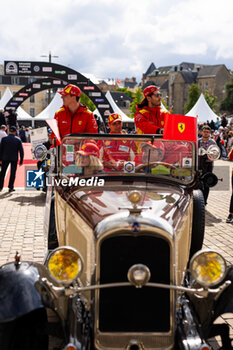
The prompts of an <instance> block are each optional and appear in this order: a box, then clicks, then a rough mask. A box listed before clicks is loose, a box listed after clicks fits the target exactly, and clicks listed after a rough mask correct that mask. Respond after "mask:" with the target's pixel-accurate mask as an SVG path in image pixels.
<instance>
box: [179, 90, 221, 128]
mask: <svg viewBox="0 0 233 350" xmlns="http://www.w3.org/2000/svg"><path fill="white" fill-rule="evenodd" d="M186 115H187V116H191V117H197V119H198V123H203V122H206V121H207V120H208V121H209V122H210V121H211V120H213V121H214V122H215V121H216V119H217V117H218V115H217V114H215V113H214V112H213V111H212V109H211V108H210V106H209V105H208V103H207V102H206V100H205V97H204V95H203V94H201V95H200V97H199V99H198V100H197V102H196V104H195V105H194V106H193V108H192V109H191V110H190V111H189V112H188V113H187V114H186Z"/></svg>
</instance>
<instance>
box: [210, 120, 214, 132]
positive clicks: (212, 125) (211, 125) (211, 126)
mask: <svg viewBox="0 0 233 350" xmlns="http://www.w3.org/2000/svg"><path fill="white" fill-rule="evenodd" d="M209 127H210V128H211V130H214V129H215V122H214V121H213V119H212V120H211V122H210V125H209Z"/></svg>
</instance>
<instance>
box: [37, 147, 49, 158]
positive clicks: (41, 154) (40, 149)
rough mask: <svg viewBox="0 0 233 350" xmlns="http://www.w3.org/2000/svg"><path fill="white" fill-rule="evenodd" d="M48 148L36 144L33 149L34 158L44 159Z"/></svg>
mask: <svg viewBox="0 0 233 350" xmlns="http://www.w3.org/2000/svg"><path fill="white" fill-rule="evenodd" d="M47 153H48V150H47V148H46V147H45V145H38V146H36V147H35V149H34V154H35V158H36V159H38V160H44V159H45V158H46V157H47Z"/></svg>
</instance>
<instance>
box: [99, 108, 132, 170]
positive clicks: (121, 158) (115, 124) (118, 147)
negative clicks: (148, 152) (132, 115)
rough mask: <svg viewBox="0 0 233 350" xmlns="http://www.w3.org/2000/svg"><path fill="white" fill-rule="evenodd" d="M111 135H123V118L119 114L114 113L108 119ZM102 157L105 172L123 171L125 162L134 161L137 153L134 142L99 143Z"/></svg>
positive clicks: (109, 141) (110, 141) (106, 141)
mask: <svg viewBox="0 0 233 350" xmlns="http://www.w3.org/2000/svg"><path fill="white" fill-rule="evenodd" d="M108 125H109V128H110V134H123V133H122V117H121V115H120V114H118V113H112V114H110V115H109V117H108ZM98 146H99V148H100V156H101V158H102V159H103V164H104V170H105V171H111V170H122V169H123V167H124V162H127V161H133V160H134V158H135V155H136V153H137V150H136V145H135V142H134V141H129V140H124V139H123V140H118V141H116V140H105V141H100V142H98Z"/></svg>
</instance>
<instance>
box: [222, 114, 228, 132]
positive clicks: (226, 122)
mask: <svg viewBox="0 0 233 350" xmlns="http://www.w3.org/2000/svg"><path fill="white" fill-rule="evenodd" d="M227 124H228V121H227V118H226V113H224V114H223V115H222V116H221V124H220V125H221V126H222V127H223V128H225V127H226V126H227Z"/></svg>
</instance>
